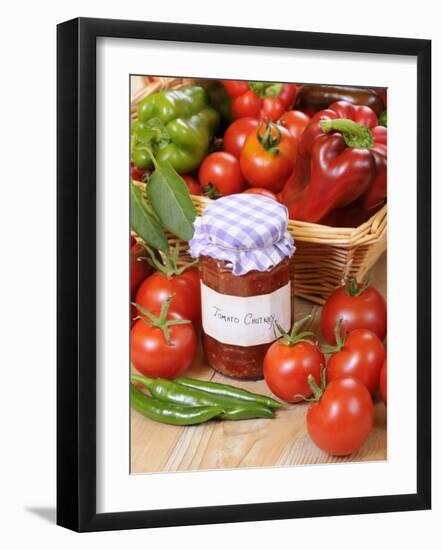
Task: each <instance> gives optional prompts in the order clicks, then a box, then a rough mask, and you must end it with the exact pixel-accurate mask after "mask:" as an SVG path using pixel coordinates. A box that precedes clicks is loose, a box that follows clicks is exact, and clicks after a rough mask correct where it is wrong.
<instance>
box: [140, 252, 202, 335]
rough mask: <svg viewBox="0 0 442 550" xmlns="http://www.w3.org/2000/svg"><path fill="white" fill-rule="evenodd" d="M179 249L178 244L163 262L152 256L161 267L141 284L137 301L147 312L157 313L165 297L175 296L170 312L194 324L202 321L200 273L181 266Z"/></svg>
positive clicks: (157, 265) (173, 316)
mask: <svg viewBox="0 0 442 550" xmlns="http://www.w3.org/2000/svg"><path fill="white" fill-rule="evenodd" d="M178 255H179V248H178V247H176V248H175V250H174V251H173V254H171V256H170V257H165V258H164V261H163V263H161V262H159V261H158V259H156V258H155V257H154V256H153V255H152V257H151V259H152V262H153V263H154V264H155V267H156V268H157V269H158V271H156V272H155V273H154V274H153V275H150V276H149V277H147V279H145V280H144V281H143V283H142V284H141V285H140V287H139V289H138V291H137V295H136V300H135V301H136V302H137V304H139V305H140V306H142V307H143V308H145V309H147V310H148V311H150V312H152V313H155V314H158V312H159V311H161V307H162V305H163V304H164V302H165V301H166V300H168V299H169V298H172V297H173V301H172V303H171V304H170V306H169V309H168V315H169V317H171V318H175V319H176V318H181V319H190V320H191V321H192V322H193V323H195V325H198V324H199V323H200V321H201V290H200V274H199V271H198V270H197V269H195V268H193V267H181V268H178V266H177V260H178Z"/></svg>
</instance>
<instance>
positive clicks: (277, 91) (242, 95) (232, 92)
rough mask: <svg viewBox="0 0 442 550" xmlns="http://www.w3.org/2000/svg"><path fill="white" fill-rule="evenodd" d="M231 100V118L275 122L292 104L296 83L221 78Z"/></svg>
mask: <svg viewBox="0 0 442 550" xmlns="http://www.w3.org/2000/svg"><path fill="white" fill-rule="evenodd" d="M221 82H222V84H223V85H224V88H225V89H226V91H227V94H228V95H229V96H230V98H231V101H232V116H233V119H237V118H242V117H253V118H261V119H262V120H270V121H271V122H275V121H276V120H278V119H279V118H280V117H281V116H282V115H283V114H284V112H285V111H286V110H287V109H288V108H289V107H291V106H292V105H293V103H294V102H295V99H296V93H297V86H296V84H280V83H274V82H273V83H272V82H246V81H244V80H221Z"/></svg>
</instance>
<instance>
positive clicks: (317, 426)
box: [307, 378, 374, 456]
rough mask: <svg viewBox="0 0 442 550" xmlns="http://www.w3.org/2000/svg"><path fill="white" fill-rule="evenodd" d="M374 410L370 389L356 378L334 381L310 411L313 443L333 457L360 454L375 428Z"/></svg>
mask: <svg viewBox="0 0 442 550" xmlns="http://www.w3.org/2000/svg"><path fill="white" fill-rule="evenodd" d="M373 414H374V407H373V402H372V400H371V396H370V394H369V392H368V390H367V388H366V387H365V386H364V384H362V383H361V382H359V380H356V379H355V378H339V379H338V380H333V381H332V382H330V383H329V384H328V386H327V387H326V388H325V390H323V392H322V395H321V396H320V398H319V401H318V402H317V403H314V404H312V405H310V407H309V408H308V410H307V430H308V433H309V436H310V438H311V440H312V441H313V443H314V444H315V445H316V446H317V447H319V448H320V449H322V450H323V451H325V452H326V453H329V454H331V455H335V456H346V455H350V454H352V453H354V452H355V451H357V450H358V449H359V448H360V447H361V446H362V444H363V443H364V441H365V440H366V439H367V437H368V434H369V433H370V431H371V428H372V426H373Z"/></svg>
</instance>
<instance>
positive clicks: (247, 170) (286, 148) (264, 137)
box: [240, 123, 296, 193]
mask: <svg viewBox="0 0 442 550" xmlns="http://www.w3.org/2000/svg"><path fill="white" fill-rule="evenodd" d="M295 151H296V144H295V141H294V139H293V138H292V136H291V135H290V134H289V132H288V130H286V129H285V128H284V127H282V126H278V125H277V124H273V123H270V124H266V125H262V126H261V127H260V129H259V130H258V131H257V132H252V133H251V134H250V135H249V137H248V138H247V139H246V142H245V144H244V147H243V150H242V153H241V157H240V164H241V170H242V173H243V175H244V177H245V178H246V180H247V181H248V182H249V183H250V185H251V186H252V187H265V188H266V189H270V191H273V192H274V193H278V192H279V191H281V189H282V188H283V186H284V184H285V182H286V180H287V179H288V177H289V176H290V174H291V172H292V170H293V165H294V162H295Z"/></svg>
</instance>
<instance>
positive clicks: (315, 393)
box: [293, 367, 327, 403]
mask: <svg viewBox="0 0 442 550" xmlns="http://www.w3.org/2000/svg"><path fill="white" fill-rule="evenodd" d="M307 382H308V385H309V386H310V388H311V390H312V397H305V395H302V394H301V393H297V394H296V395H294V396H293V398H294V399H295V398H299V399H302V400H303V401H306V402H307V403H317V402H318V401H320V400H321V398H322V396H323V395H324V392H325V388H326V387H327V369H326V368H325V367H322V369H321V378H320V384H319V386H318V384H317V383H316V380H315V377H314V376H313V374H309V375H308V376H307Z"/></svg>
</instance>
